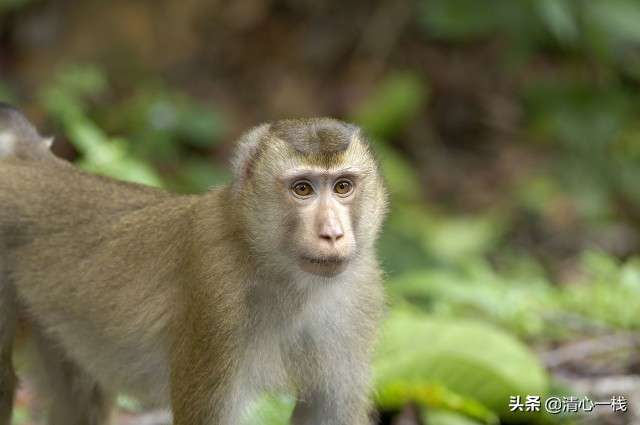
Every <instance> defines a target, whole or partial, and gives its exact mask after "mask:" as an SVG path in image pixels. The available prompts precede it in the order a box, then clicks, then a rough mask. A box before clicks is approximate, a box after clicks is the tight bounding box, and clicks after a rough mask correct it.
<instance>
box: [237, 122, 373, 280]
mask: <svg viewBox="0 0 640 425" xmlns="http://www.w3.org/2000/svg"><path fill="white" fill-rule="evenodd" d="M234 171H235V181H234V184H233V185H232V190H234V191H235V193H236V196H237V197H238V198H237V199H238V200H239V202H238V205H239V206H240V212H239V214H240V215H241V216H242V221H243V223H244V228H245V231H246V234H247V236H248V240H249V244H250V246H251V247H252V250H253V252H254V253H255V254H256V255H257V257H258V258H259V259H262V260H263V263H265V264H266V265H267V266H269V267H272V268H273V267H275V268H279V269H281V270H282V271H284V272H286V271H291V267H292V265H293V267H295V268H296V271H297V270H302V271H304V272H307V273H311V274H313V275H316V276H322V277H333V276H336V275H338V274H340V273H342V272H343V271H344V270H345V269H346V268H347V267H348V266H349V264H351V263H352V262H354V261H357V260H358V259H359V258H365V257H366V256H365V255H362V254H367V253H368V252H370V251H371V250H372V249H373V244H374V242H375V240H376V238H377V235H378V233H379V230H380V225H381V222H382V218H383V216H384V212H385V209H386V193H385V190H384V186H383V183H382V179H381V177H380V174H379V172H378V166H377V164H376V162H375V160H374V158H373V155H372V153H371V151H370V148H369V144H368V142H367V141H366V140H365V139H364V137H363V136H362V133H361V131H360V129H359V128H358V127H356V126H354V125H351V124H346V123H343V122H341V121H337V120H334V119H328V118H319V119H309V120H283V121H277V122H274V123H271V124H264V125H262V126H259V127H256V128H254V129H252V130H250V131H249V132H248V133H246V134H245V135H244V136H243V137H242V139H241V142H240V145H239V148H238V153H237V156H236V160H235V164H234ZM292 260H294V261H292Z"/></svg>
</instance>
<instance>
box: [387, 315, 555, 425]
mask: <svg viewBox="0 0 640 425" xmlns="http://www.w3.org/2000/svg"><path fill="white" fill-rule="evenodd" d="M375 382H376V389H377V392H378V394H380V396H379V403H380V405H381V406H383V407H385V406H387V405H390V406H396V405H397V404H398V403H400V402H410V401H417V402H426V403H425V404H429V403H428V400H429V398H428V397H423V398H421V399H418V400H416V399H414V397H413V396H415V395H416V394H420V391H422V392H424V393H426V394H428V393H429V391H431V392H433V389H434V388H438V387H443V388H445V389H446V390H447V391H450V392H451V393H453V394H455V395H456V396H457V397H459V399H458V400H457V401H455V400H454V401H455V402H454V403H449V404H448V405H447V404H446V403H442V404H441V405H438V406H435V407H447V408H451V407H452V406H453V407H455V406H456V405H458V407H459V408H458V409H455V410H457V411H460V412H463V413H465V414H467V415H469V414H471V413H473V415H472V416H473V417H475V418H477V419H479V420H482V421H484V422H485V423H491V416H490V415H488V413H487V412H490V411H493V412H496V413H498V414H500V415H503V416H509V412H508V410H509V409H508V401H509V397H510V396H512V395H540V396H543V395H545V394H546V392H547V389H548V378H547V374H546V372H545V370H544V368H543V367H542V365H541V364H540V362H539V361H538V359H537V358H536V356H535V355H534V354H533V353H531V352H530V351H529V349H528V348H527V347H526V346H525V345H524V344H522V343H521V342H519V341H518V340H516V339H514V338H513V337H511V336H510V335H508V334H506V333H504V332H502V331H500V330H498V329H496V328H493V327H491V326H488V325H485V324H481V323H478V322H474V321H465V320H447V319H436V318H432V317H429V316H425V315H420V314H416V313H410V312H408V311H395V312H394V313H392V314H391V316H390V317H389V318H388V320H387V321H386V323H385V325H384V327H383V331H382V339H381V343H380V345H379V349H378V352H377V355H376V362H375ZM399 385H406V390H405V391H404V393H402V392H399V391H398V386H399ZM389 388H392V389H394V391H390V390H389ZM390 394H392V395H393V396H390ZM398 394H400V395H403V394H404V395H405V396H406V399H404V400H403V397H398ZM433 400H437V398H433ZM443 405H444V406H443ZM489 409H490V410H489Z"/></svg>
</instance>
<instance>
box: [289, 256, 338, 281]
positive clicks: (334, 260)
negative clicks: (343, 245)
mask: <svg viewBox="0 0 640 425" xmlns="http://www.w3.org/2000/svg"><path fill="white" fill-rule="evenodd" d="M348 263H349V261H348V259H347V258H345V257H309V256H302V257H300V261H299V264H300V268H301V269H302V270H303V271H305V272H307V273H311V274H314V275H316V276H321V277H335V276H338V275H339V274H340V273H342V272H343V271H345V269H346V268H347V264H348Z"/></svg>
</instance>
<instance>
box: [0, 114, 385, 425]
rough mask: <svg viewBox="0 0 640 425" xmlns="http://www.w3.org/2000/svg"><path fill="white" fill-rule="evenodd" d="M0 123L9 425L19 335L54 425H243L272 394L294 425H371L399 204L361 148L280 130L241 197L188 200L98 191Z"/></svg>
mask: <svg viewBox="0 0 640 425" xmlns="http://www.w3.org/2000/svg"><path fill="white" fill-rule="evenodd" d="M50 145H51V139H47V138H44V137H41V136H40V135H39V133H38V131H37V130H36V128H35V127H34V126H33V125H32V124H31V123H30V122H29V121H28V120H27V119H26V118H25V117H24V115H22V114H21V113H20V112H18V111H17V110H15V109H13V108H12V107H10V106H8V105H4V104H3V105H0V425H8V424H9V421H10V417H11V414H12V404H13V398H14V393H15V388H16V385H17V378H16V374H15V370H14V366H13V363H12V352H13V350H14V349H15V340H16V328H17V327H18V323H19V322H20V323H23V322H24V323H27V324H28V328H29V329H30V332H29V340H30V342H31V345H32V346H33V347H34V351H35V353H36V355H37V357H38V359H39V362H40V363H41V365H42V367H41V368H40V369H42V373H41V375H42V376H40V377H39V379H38V380H37V381H36V382H38V393H37V394H42V395H43V396H44V395H48V397H49V398H50V403H49V406H48V409H47V413H46V415H47V421H48V422H47V423H48V424H50V425H80V424H91V425H102V424H108V423H112V420H113V418H112V414H111V412H112V406H113V401H114V397H115V396H116V395H117V394H119V393H127V394H130V395H132V396H134V397H136V398H138V399H139V400H141V401H142V402H144V403H150V404H156V405H161V406H168V407H170V408H171V411H172V415H173V423H174V424H175V425H204V424H222V425H236V424H240V423H242V421H243V417H244V416H245V414H246V411H247V409H248V407H249V406H250V405H251V403H252V401H253V400H255V399H256V398H257V397H258V396H259V395H260V394H262V393H263V392H284V393H290V394H292V396H293V397H294V398H295V407H294V409H293V413H292V417H291V423H292V424H295V425H364V424H369V423H370V413H371V400H370V399H371V394H370V393H371V386H372V382H371V381H372V378H371V375H372V373H371V357H372V350H373V346H374V343H375V340H376V333H377V328H378V323H379V321H380V320H381V316H382V314H383V310H384V294H383V285H382V281H383V272H382V269H381V267H380V266H379V263H378V260H377V258H376V252H375V251H376V242H377V239H378V236H379V234H380V230H381V227H382V224H383V221H384V217H385V215H386V211H387V209H388V196H387V192H386V189H385V185H384V182H383V178H382V176H381V173H380V169H379V165H378V164H377V161H376V159H375V157H374V153H373V149H372V148H371V145H370V143H369V142H368V140H367V138H366V136H364V135H363V132H362V130H361V129H360V128H359V127H357V126H355V125H353V124H348V123H345V122H342V121H339V120H336V119H332V118H310V119H297V120H280V121H274V122H271V123H266V124H262V125H259V126H257V127H254V128H252V129H250V130H249V131H247V132H246V133H244V134H243V135H242V136H241V137H240V138H239V141H238V143H237V148H236V153H235V156H234V158H233V161H232V178H231V182H230V183H228V184H226V185H222V186H219V187H216V188H212V189H210V190H208V191H207V192H206V193H202V194H195V195H194V194H174V193H170V192H167V191H164V190H162V189H157V188H151V187H146V186H142V185H137V184H133V183H125V182H121V181H117V180H114V179H110V178H106V177H101V176H97V175H93V174H89V173H86V172H84V171H82V170H80V169H78V168H76V167H74V166H73V165H72V164H71V163H69V162H66V161H64V160H62V159H60V158H57V157H56V156H55V155H53V154H52V153H51V151H50V149H49V147H50Z"/></svg>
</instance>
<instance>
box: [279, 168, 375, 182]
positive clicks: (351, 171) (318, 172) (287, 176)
mask: <svg viewBox="0 0 640 425" xmlns="http://www.w3.org/2000/svg"><path fill="white" fill-rule="evenodd" d="M364 174H367V171H366V170H363V169H362V168H359V167H345V168H336V169H326V168H316V167H301V168H293V169H291V170H287V171H285V172H284V173H283V174H282V176H281V178H282V179H283V180H291V179H295V178H302V177H309V176H313V177H335V176H360V175H364Z"/></svg>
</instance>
